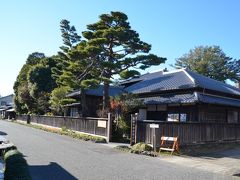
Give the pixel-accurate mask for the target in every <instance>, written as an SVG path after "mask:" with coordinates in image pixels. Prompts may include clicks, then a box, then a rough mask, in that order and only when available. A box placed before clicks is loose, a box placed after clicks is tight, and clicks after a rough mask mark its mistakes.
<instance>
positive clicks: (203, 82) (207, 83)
mask: <svg viewBox="0 0 240 180" xmlns="http://www.w3.org/2000/svg"><path fill="white" fill-rule="evenodd" d="M185 71H186V72H187V73H188V74H189V75H190V76H191V77H192V78H193V79H194V80H195V83H196V86H199V87H202V88H206V89H210V90H215V91H220V92H224V93H229V94H235V95H240V89H239V88H236V87H234V86H231V85H229V84H226V83H224V82H220V81H216V80H214V79H211V78H209V77H206V76H203V75H200V74H197V73H194V72H192V71H189V70H185Z"/></svg>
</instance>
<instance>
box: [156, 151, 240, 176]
mask: <svg viewBox="0 0 240 180" xmlns="http://www.w3.org/2000/svg"><path fill="white" fill-rule="evenodd" d="M159 158H160V159H161V160H163V161H166V162H169V163H174V164H177V165H184V166H185V167H189V168H196V169H199V170H203V171H209V172H213V173H219V174H223V175H231V176H233V175H237V174H240V148H236V149H231V150H224V151H219V152H216V153H211V154H208V155H204V156H198V157H192V156H166V155H162V156H160V157H159Z"/></svg>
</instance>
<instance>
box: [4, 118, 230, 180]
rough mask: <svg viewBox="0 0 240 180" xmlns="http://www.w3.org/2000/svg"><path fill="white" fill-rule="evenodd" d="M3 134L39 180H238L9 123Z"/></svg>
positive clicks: (5, 126)
mask: <svg viewBox="0 0 240 180" xmlns="http://www.w3.org/2000/svg"><path fill="white" fill-rule="evenodd" d="M0 134H2V135H4V134H5V135H6V138H7V139H9V140H10V141H12V142H13V143H14V144H15V145H16V146H17V147H18V149H19V151H21V152H22V153H23V154H24V155H25V158H26V160H27V162H28V164H29V168H30V173H31V175H32V177H33V179H36V180H40V179H41V180H48V179H51V180H54V179H57V180H61V179H63V180H65V179H66V180H74V179H84V180H85V179H86V180H88V179H89V180H92V179H93V180H95V179H97V180H103V179H107V180H108V179H110V180H118V179H127V180H129V179H130V180H135V179H136V180H141V179H144V180H146V179H150V180H152V179H156V180H157V179H158V180H159V179H166V180H167V179H171V180H175V179H177V180H180V179H184V180H187V179H193V180H198V179H204V180H211V179H214V180H221V179H234V178H233V177H231V176H223V175H220V174H216V173H211V172H207V171H201V170H199V169H195V168H189V167H185V165H184V164H182V165H176V164H173V163H168V162H166V161H162V160H161V159H159V158H152V157H148V156H142V155H135V154H130V153H122V152H119V151H117V150H114V149H112V148H109V147H107V146H104V145H101V144H95V143H92V142H85V141H81V140H76V139H72V138H70V137H67V136H61V135H57V134H53V133H48V132H44V131H41V130H37V129H33V128H30V127H26V126H23V125H19V124H16V123H12V122H7V121H0Z"/></svg>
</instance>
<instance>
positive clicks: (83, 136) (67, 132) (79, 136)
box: [14, 121, 107, 143]
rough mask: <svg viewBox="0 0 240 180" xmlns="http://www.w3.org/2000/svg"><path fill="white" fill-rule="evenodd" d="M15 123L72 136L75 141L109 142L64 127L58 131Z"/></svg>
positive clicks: (47, 127)
mask: <svg viewBox="0 0 240 180" xmlns="http://www.w3.org/2000/svg"><path fill="white" fill-rule="evenodd" d="M14 122H16V123H18V124H21V125H25V126H28V127H32V128H35V129H40V130H43V131H47V132H51V133H56V134H60V135H65V136H70V137H73V138H75V139H80V140H84V141H92V142H95V143H106V142H107V141H106V139H105V138H102V137H98V136H93V135H90V134H84V133H80V132H75V131H72V130H68V129H67V128H66V127H62V128H61V129H57V128H54V127H49V126H44V125H36V124H25V123H21V122H17V121H14Z"/></svg>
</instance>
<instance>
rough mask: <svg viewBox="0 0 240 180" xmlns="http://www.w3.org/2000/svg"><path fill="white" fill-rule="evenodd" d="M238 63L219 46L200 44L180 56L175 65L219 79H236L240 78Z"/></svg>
mask: <svg viewBox="0 0 240 180" xmlns="http://www.w3.org/2000/svg"><path fill="white" fill-rule="evenodd" d="M236 63H237V61H236V60H233V59H232V58H231V57H228V56H227V55H226V54H225V53H224V52H223V51H222V49H221V48H220V47H219V46H199V47H196V48H195V49H191V50H190V51H189V52H188V53H187V54H184V55H183V56H182V57H180V58H178V59H177V60H176V63H175V67H176V68H187V69H189V70H191V71H194V72H197V73H199V74H202V75H204V76H207V77H210V78H213V79H216V80H219V81H225V80H227V79H230V80H233V81H236V80H237V79H239V74H237V71H238V73H239V68H236V67H237V66H236ZM238 67H239V66H238Z"/></svg>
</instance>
